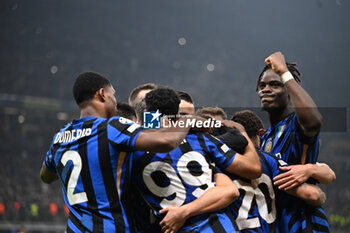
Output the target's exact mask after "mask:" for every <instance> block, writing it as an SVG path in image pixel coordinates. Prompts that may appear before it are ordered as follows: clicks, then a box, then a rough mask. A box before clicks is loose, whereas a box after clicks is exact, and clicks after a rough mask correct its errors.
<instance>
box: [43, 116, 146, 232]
mask: <svg viewBox="0 0 350 233" xmlns="http://www.w3.org/2000/svg"><path fill="white" fill-rule="evenodd" d="M137 126H138V125H136V126H135V125H133V124H131V123H130V124H129V122H128V121H126V120H125V119H123V118H119V117H113V118H110V119H109V120H106V119H104V118H95V117H85V118H81V119H78V120H74V121H72V122H71V123H69V124H67V125H66V126H65V127H64V128H62V129H61V130H60V132H59V133H57V134H56V135H55V137H54V141H53V143H52V145H51V147H50V150H49V152H48V156H47V159H46V161H45V165H46V167H48V168H49V169H51V170H53V169H54V170H56V174H57V175H58V177H59V180H60V181H61V183H62V190H63V193H64V195H63V196H64V199H65V202H66V204H67V206H68V208H69V210H70V214H69V219H68V226H67V232H129V231H132V228H131V227H130V226H129V221H128V219H127V216H128V208H127V207H128V204H129V202H128V199H127V198H128V197H127V195H125V193H127V192H128V189H129V181H128V177H127V176H128V175H129V173H130V169H131V159H130V153H129V149H128V148H131V147H133V143H134V142H133V141H134V140H133V139H134V138H135V136H136V135H137V133H138V132H139V131H140V130H139V129H137Z"/></svg>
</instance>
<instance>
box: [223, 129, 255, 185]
mask: <svg viewBox="0 0 350 233" xmlns="http://www.w3.org/2000/svg"><path fill="white" fill-rule="evenodd" d="M241 133H242V134H243V136H244V137H245V138H246V139H247V141H248V145H247V147H246V148H245V151H244V154H239V153H236V155H235V158H234V159H233V161H232V163H231V164H230V165H229V166H228V167H227V168H226V171H228V172H230V173H234V174H236V175H239V176H241V177H244V178H247V179H257V178H259V177H260V176H261V163H260V160H259V156H258V153H257V152H256V149H255V147H254V145H253V143H252V141H251V140H250V139H249V137H248V135H247V133H246V132H245V131H244V132H241Z"/></svg>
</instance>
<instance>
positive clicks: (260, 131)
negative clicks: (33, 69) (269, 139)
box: [258, 129, 265, 137]
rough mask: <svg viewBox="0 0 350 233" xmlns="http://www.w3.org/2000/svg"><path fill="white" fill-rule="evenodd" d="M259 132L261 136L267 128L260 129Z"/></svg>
mask: <svg viewBox="0 0 350 233" xmlns="http://www.w3.org/2000/svg"><path fill="white" fill-rule="evenodd" d="M258 133H259V136H260V137H261V136H262V135H263V134H264V133H265V130H264V129H259V131H258Z"/></svg>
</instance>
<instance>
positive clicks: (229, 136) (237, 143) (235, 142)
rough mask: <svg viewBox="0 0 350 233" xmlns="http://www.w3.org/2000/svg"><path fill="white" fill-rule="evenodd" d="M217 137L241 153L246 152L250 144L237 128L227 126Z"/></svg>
mask: <svg viewBox="0 0 350 233" xmlns="http://www.w3.org/2000/svg"><path fill="white" fill-rule="evenodd" d="M217 138H218V139H220V140H221V141H222V142H224V143H225V144H226V145H227V146H229V147H230V148H232V149H233V150H235V151H237V152H238V153H240V154H243V153H244V150H245V148H246V147H247V145H248V141H247V139H246V138H245V137H244V136H243V135H242V134H241V132H239V131H238V130H237V129H230V128H226V132H225V133H224V134H221V135H218V136H217Z"/></svg>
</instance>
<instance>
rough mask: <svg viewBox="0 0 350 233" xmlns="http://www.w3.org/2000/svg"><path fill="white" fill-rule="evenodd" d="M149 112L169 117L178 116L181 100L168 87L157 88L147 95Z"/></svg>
mask: <svg viewBox="0 0 350 233" xmlns="http://www.w3.org/2000/svg"><path fill="white" fill-rule="evenodd" d="M145 101H146V109H147V111H157V110H159V112H160V113H162V114H163V115H167V116H176V115H177V114H178V112H179V104H180V98H179V96H178V95H177V94H176V92H175V91H174V90H173V89H171V88H168V87H160V88H156V89H154V90H153V91H150V92H148V93H147V94H146V98H145Z"/></svg>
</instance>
